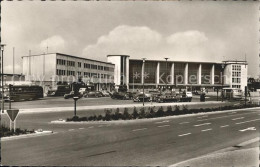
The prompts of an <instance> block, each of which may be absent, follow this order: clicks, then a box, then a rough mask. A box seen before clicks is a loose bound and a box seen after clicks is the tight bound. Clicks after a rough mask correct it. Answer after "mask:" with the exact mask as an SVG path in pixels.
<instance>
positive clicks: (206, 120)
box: [197, 112, 258, 121]
mask: <svg viewBox="0 0 260 167" xmlns="http://www.w3.org/2000/svg"><path fill="white" fill-rule="evenodd" d="M252 113H258V112H250V113H242V114H236V115H247V114H252ZM232 116H233V115H226V116H220V117H215V118H209V119H201V120H197V121H208V120H212V119H219V118H225V117H232Z"/></svg>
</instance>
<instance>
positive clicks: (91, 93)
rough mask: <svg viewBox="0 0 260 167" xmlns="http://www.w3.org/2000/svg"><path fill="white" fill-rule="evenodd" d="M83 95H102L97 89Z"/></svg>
mask: <svg viewBox="0 0 260 167" xmlns="http://www.w3.org/2000/svg"><path fill="white" fill-rule="evenodd" d="M83 97H102V94H101V92H99V91H90V92H87V93H85V94H84V95H83Z"/></svg>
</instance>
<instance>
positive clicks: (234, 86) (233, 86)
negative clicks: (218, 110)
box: [232, 85, 241, 88]
mask: <svg viewBox="0 0 260 167" xmlns="http://www.w3.org/2000/svg"><path fill="white" fill-rule="evenodd" d="M240 87H241V86H240V85H232V88H240Z"/></svg>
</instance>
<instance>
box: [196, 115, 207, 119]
mask: <svg viewBox="0 0 260 167" xmlns="http://www.w3.org/2000/svg"><path fill="white" fill-rule="evenodd" d="M205 117H208V115H204V116H202V117H197V118H205Z"/></svg>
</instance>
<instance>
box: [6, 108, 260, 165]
mask: <svg viewBox="0 0 260 167" xmlns="http://www.w3.org/2000/svg"><path fill="white" fill-rule="evenodd" d="M35 115H37V114H35ZM259 115H260V111H259V108H257V109H245V110H235V111H227V112H215V113H204V114H195V115H185V116H172V117H164V118H157V119H145V120H131V121H111V122H103V121H101V122H95V123H91V122H90V123H82V124H49V125H50V126H52V127H60V130H59V131H57V132H56V133H54V134H52V135H46V136H38V137H32V138H26V139H15V140H8V141H2V143H1V144H2V146H1V150H2V164H3V165H8V166H10V165H19V166H23V165H27V166H28V165H29V166H32V165H34V166H39V165H45V166H60V165H66V166H101V165H102V166H115V165H116V166H120V165H125V166H126V165H131V166H150V165H152V166H154V165H160V166H168V165H173V164H176V163H179V162H182V161H186V160H189V159H192V158H196V157H200V156H202V155H208V154H211V153H212V152H216V151H218V150H222V149H225V148H230V147H232V148H234V150H236V149H241V148H237V147H235V146H236V145H237V144H239V143H241V142H245V141H248V140H251V139H254V138H256V137H258V136H259V122H260V118H259ZM32 121H33V120H32ZM35 124H36V122H35ZM64 127H65V128H64ZM231 166H232V164H231Z"/></svg>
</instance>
